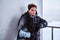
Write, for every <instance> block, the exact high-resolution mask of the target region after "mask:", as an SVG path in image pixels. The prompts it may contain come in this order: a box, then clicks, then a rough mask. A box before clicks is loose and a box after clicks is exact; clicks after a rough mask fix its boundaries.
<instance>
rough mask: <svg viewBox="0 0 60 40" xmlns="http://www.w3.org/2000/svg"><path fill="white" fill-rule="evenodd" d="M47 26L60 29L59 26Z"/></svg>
mask: <svg viewBox="0 0 60 40" xmlns="http://www.w3.org/2000/svg"><path fill="white" fill-rule="evenodd" d="M47 27H50V28H59V29H60V27H57V26H47Z"/></svg>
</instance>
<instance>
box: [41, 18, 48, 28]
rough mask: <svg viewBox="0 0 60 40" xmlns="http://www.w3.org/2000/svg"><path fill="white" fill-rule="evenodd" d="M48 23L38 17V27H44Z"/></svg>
mask: <svg viewBox="0 0 60 40" xmlns="http://www.w3.org/2000/svg"><path fill="white" fill-rule="evenodd" d="M47 25H48V23H47V21H46V20H44V19H42V18H41V19H40V28H44V27H47Z"/></svg>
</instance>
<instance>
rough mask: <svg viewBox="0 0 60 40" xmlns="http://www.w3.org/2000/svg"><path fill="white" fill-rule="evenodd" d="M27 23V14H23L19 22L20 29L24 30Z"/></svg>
mask: <svg viewBox="0 0 60 40" xmlns="http://www.w3.org/2000/svg"><path fill="white" fill-rule="evenodd" d="M25 23H26V19H25V16H24V15H22V16H21V17H20V19H19V22H18V30H21V29H22V30H23V29H24V28H25Z"/></svg>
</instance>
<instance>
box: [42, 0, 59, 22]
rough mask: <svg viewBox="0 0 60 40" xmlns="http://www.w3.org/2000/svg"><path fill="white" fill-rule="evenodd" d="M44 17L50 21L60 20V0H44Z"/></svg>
mask: <svg viewBox="0 0 60 40" xmlns="http://www.w3.org/2000/svg"><path fill="white" fill-rule="evenodd" d="M43 17H44V18H45V19H46V20H48V21H60V0H43Z"/></svg>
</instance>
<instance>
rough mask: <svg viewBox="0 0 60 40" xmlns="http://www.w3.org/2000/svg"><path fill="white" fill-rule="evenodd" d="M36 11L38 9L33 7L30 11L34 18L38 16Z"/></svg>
mask: <svg viewBox="0 0 60 40" xmlns="http://www.w3.org/2000/svg"><path fill="white" fill-rule="evenodd" d="M36 11H37V8H36V7H32V8H31V9H30V10H28V12H29V14H31V15H33V16H34V15H35V14H36Z"/></svg>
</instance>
